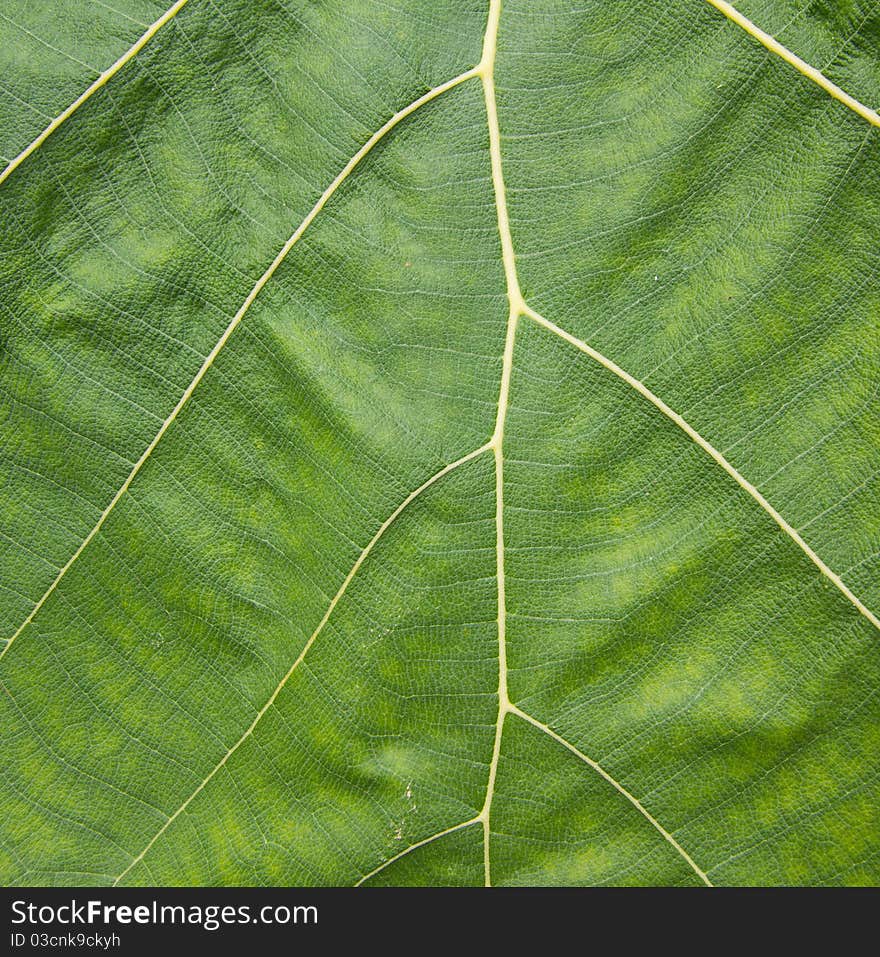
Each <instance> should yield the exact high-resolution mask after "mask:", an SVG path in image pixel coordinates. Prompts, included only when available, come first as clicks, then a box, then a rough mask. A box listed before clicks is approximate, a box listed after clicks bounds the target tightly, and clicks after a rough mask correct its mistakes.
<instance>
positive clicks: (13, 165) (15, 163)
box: [0, 0, 188, 184]
mask: <svg viewBox="0 0 880 957" xmlns="http://www.w3.org/2000/svg"><path fill="white" fill-rule="evenodd" d="M187 2H188V0H177V3H175V4H174V6H173V7H170V8H169V9H168V10H166V11H165V13H163V14H162V16H161V17H159V19H158V20H156V22H155V23H152V24H150V26H149V27H147V29H146V31H145V32H144V33H143V34H142V36H141V37H140V39H138V40H137V42H136V43H135V44H134V46H132V47H129V49H128V50H126V51H125V53H123V54H122V56H121V57H119V59H118V60H117V61H116V62H115V63H114V64H113V65H112V66H109V67H108V68H107V69H106V70H104V72H103V73H102V74H101V75H100V76H99V77H98V78H97V80H95V82H94V83H92V85H91V86H90V87H89V88H88V89H86V90H85V91H84V92H83V93H81V94H80V95H79V96H78V97H77V98H76V99H75V100H74V101H73V103H71V104H70V106H68V107H67V109H66V110H64V111H63V112H61V113H59V114H58V116H56V117H55V119H54V120H52V122H51V123H50V124H49V125H48V126H47V127H46V129H44V130H43V132H42V133H40V135H39V136H38V137H37V138H36V139H35V140H34V141H33V143H31V144H30V145H28V146H26V147H25V148H24V149H23V150H22V151H21V152H20V153H19V154H18V156H16V157H15V159H14V160H12V161H11V162H10V163H9V165H8V166H7V167H6V169H4V170H3V172H2V173H0V184H2V183H3V182H4V181H5V180H6V179H8V178H9V176H10V174H11V173H12V171H13V170H15V169H17V168H18V167H19V166H21V164H22V163H23V162H24V161H25V160H26V159H27V158H28V157H29V156H30V155H31V153H33V152H34V151H35V150H37V149H39V147H40V146H42V145H43V143H45V142H46V140H47V139H48V138H49V137H50V136H51V135H52V134H53V133H54V132H55V130H57V129H58V127H59V126H61V124H62V123H64V121H65V120H68V119H69V118H70V117H71V116H72V115H73V114H74V113H75V112H76V111H77V110H78V109H79V108H80V107H81V106H82V105H83V103H85V102H86V101H87V100H88V99H90V98H91V97H92V96H93V95H94V94H95V93H97V92H98V90H100V89H101V87H103V86H104V85H105V84H106V83H107V82H108V80H111V79H112V78H113V77H114V76H116V74H117V73H118V72H119V71H120V70H121V69H122V68H123V67H124V66H125V64H126V63H128V62H129V60H131V59H132V58H133V57H135V56H137V54H138V53H140V51H141V50H142V49H143V48H144V47H145V46H146V45H147V44H148V43H149V42H150V40H152V39H153V37H154V36H155V35H156V34H157V33H158V32H159V30H161V29H162V27H164V26H165V24H166V23H168V22H169V20H173V19H174V17H176V16H177V14H178V13H180V11H181V10H182V9H183V8H184V7H185V6H186V4H187Z"/></svg>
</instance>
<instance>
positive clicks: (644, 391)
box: [526, 308, 880, 629]
mask: <svg viewBox="0 0 880 957" xmlns="http://www.w3.org/2000/svg"><path fill="white" fill-rule="evenodd" d="M526 315H527V316H528V317H529V318H530V319H532V320H534V321H535V322H536V323H538V324H539V325H541V326H543V327H544V328H545V329H548V330H549V331H550V332H552V333H554V334H555V335H557V336H559V337H560V338H562V339H564V340H565V341H566V342H568V343H570V344H571V345H573V346H574V347H575V348H576V349H580V351H581V352H583V353H585V354H586V355H588V356H589V357H590V358H591V359H595V360H596V362H598V363H600V364H601V365H603V366H604V367H605V368H606V369H607V370H608V371H609V372H613V373H614V375H616V376H617V377H618V378H620V379H623V381H624V382H626V383H627V384H628V385H630V386H632V388H633V389H635V390H636V392H638V393H639V395H641V396H643V397H644V398H645V399H647V400H648V401H649V402H650V403H651V405H653V406H654V408H656V409H658V410H659V411H660V412H662V413H663V415H665V416H666V418H667V419H669V420H670V421H672V422H674V423H675V424H676V425H677V426H678V427H679V428H680V429H681V430H682V432H684V433H685V434H686V435H687V436H689V437H690V438H691V439H693V441H694V442H696V444H697V445H698V446H699V447H700V448H701V449H702V450H703V451H704V452H706V453H707V454H708V455H710V456H711V457H712V458H713V459H714V460H715V462H717V463H718V465H720V466H721V468H723V469H724V471H725V472H727V474H728V475H729V476H730V477H731V478H732V479H733V480H734V481H735V482H736V483H737V485H739V487H740V488H741V489H743V490H744V491H746V492H747V493H748V494H749V495H750V496H751V497H752V498H753V499H754V500H755V501H756V502H757V503H758V504H759V505H760V506H761V508H763V509H764V511H765V512H766V513H767V514H768V515H769V516H770V517H771V518H772V519H773V521H774V522H776V524H777V525H778V526H779V527H780V528H781V529H782V531H783V532H785V534H786V535H788V537H789V538H790V539H791V540H792V541H793V542H794V543H795V544H796V545H797V546H798V548H800V549H801V551H803V553H804V554H805V555H806V556H807V557H808V558H809V559H810V561H811V562H812V563H813V564H814V565H815V566H816V568H818V569H819V571H820V572H821V573H822V574H823V575H824V576H825V577H826V578H827V579H828V581H830V582H831V583H832V584H833V585H834V586H835V588H837V589H838V590H839V591H840V593H841V594H842V595H844V597H845V598H846V599H847V600H848V601H849V602H850V603H851V604H852V605H853V606H855V608H856V609H857V610H858V612H859V613H860V614H861V615H862V616H863V617H865V618H866V619H867V620H868V621H869V622H871V624H872V625H873V626H874V627H875V628H878V629H880V619H878V618H877V616H876V615H875V614H874V613H873V612H872V611H871V610H870V609H869V608H867V607H866V606H865V605H864V604H863V603H862V602H861V601H860V600H859V599H858V598H857V597H856V595H854V594H853V592H852V591H851V590H850V588H849V587H848V586H847V585H846V583H845V582H844V581H843V579H841V577H840V576H839V575H838V574H837V573H836V572H833V571H832V570H831V569H830V568H829V567H828V566H827V565H826V564H825V562H823V561H822V559H821V558H820V557H819V556H818V555H817V554H816V552H815V551H813V549H812V548H811V547H810V546H809V545H808V544H807V543H806V542H805V541H804V539H803V537H802V536H801V534H800V533H799V532H798V530H797V529H796V528H794V527H793V526H792V525H790V524H789V523H788V522H787V521H786V520H785V519H784V518H783V517H782V515H780V513H779V512H778V511H777V510H776V509H775V508H774V507H773V506H772V505H771V504H770V503H769V502H768V501H767V499H766V498H765V497H764V496H763V495H762V494H761V493H760V492H759V491H758V489H757V488H756V487H755V486H754V485H752V483H751V482H749V481H748V479H746V478H745V476H743V475H742V474H741V473H740V472H739V471H737V469H735V468H734V467H733V465H731V464H730V462H728V461H727V459H726V458H725V457H724V456H723V455H722V454H721V453H720V452H719V451H718V449H716V448H715V446H714V445H712V443H711V442H708V441H707V440H706V439H704V438H703V436H702V435H700V433H699V432H697V430H696V429H695V428H694V427H693V426H692V425H690V424H689V423H688V422H686V421H685V419H684V418H682V416H680V415H679V414H678V413H677V412H675V411H673V410H672V409H671V408H670V407H669V406H668V405H667V404H666V403H665V402H664V401H663V400H662V399H661V398H659V397H658V396H656V395H654V393H653V392H652V391H651V390H650V389H649V388H648V387H647V386H646V385H645V384H644V383H643V382H641V381H639V380H638V379H637V378H636V377H635V376H633V375H631V374H630V373H629V372H627V371H626V370H625V369H621V367H620V366H619V365H617V363H615V362H612V361H611V359H609V358H607V356H604V355H602V353H601V352H599V351H598V350H597V349H594V348H593V347H592V346H589V345H587V343H586V342H583V341H582V340H581V339H578V338H577V337H576V336H573V335H572V334H571V333H570V332H566V331H565V330H564V329H561V328H560V327H559V326H557V325H556V324H555V323H552V322H550V320H549V319H545V318H544V317H543V316H541V315H539V314H538V313H537V312H535V311H534V309H530V308H527V310H526Z"/></svg>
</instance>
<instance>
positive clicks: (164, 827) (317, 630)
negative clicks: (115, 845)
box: [113, 443, 489, 886]
mask: <svg viewBox="0 0 880 957" xmlns="http://www.w3.org/2000/svg"><path fill="white" fill-rule="evenodd" d="M488 451H489V445H488V443H487V444H486V445H481V446H480V447H479V448H478V449H474V450H473V451H472V452H468V454H467V455H463V456H462V457H461V458H460V459H456V461H454V462H450V463H449V465H446V466H444V467H443V468H442V469H440V471H439V472H435V473H434V474H433V475H432V476H431V477H430V478H429V479H428V480H427V481H425V482H422V484H421V485H420V486H419V487H418V488H417V489H415V491H413V492H410V494H409V495H407V497H406V498H405V499H404V500H403V501H402V502H401V503H400V505H398V506H397V508H395V509H394V511H393V512H392V513H391V514H390V515H389V516H388V518H386V519H385V521H384V522H382V524H381V525H380V526H379V528H378V529H377V530H376V533H375V535H373V537H372V538H371V539H370V541H369V542H368V543H367V544H366V545H365V546H364V548H363V550H362V551H361V553H360V555H358V557H357V560H356V561H355V563H354V564H353V565H352V566H351V570H350V571H349V573H348V574H347V575H346V576H345V580H344V581H343V582H342V584H341V585H340V586H339V589H338V591H337V592H336V594H335V595H334V596H333V599H332V600H331V602H330V604H329V605H328V606H327V610H326V611H325V612H324V616H323V617H322V618H321V620H320V621H319V622H318V625H317V627H316V628H315V630H314V631H313V632H312V634H311V636H310V637H309V640H308V641H307V642H306V643H305V644H304V645H303V648H302V651H301V652H300V653H299V654H298V655H297V657H296V660H295V661H294V662H293V664H292V665H291V666H290V668H288V670H287V672H286V673H285V675H284V677H283V678H282V679H281V681H279V682H278V685H277V686H276V688H275V690H274V691H273V692H272V695H271V697H270V698H269V700H268V701H267V702H266V703H265V704H264V705H263V707H262V708H260V710H259V711H258V712H257V715H256V717H255V718H254V720H253V721H252V722H251V723H250V725H249V726H248V728H247V730H246V731H245V732H244V734H243V735H242V736H241V737H240V738H239V739H238V740H237V741H236V742H235V744H233V745H232V747H231V748H230V749H229V750H228V751H227V752H226V754H224V755H223V757H222V758H221V759H220V760H219V761H218V762H217V764H215V765H214V767H213V768H212V770H211V771H210V772H209V773H208V774H207V775H206V777H205V778H204V779H203V780H202V782H201V783H200V784H199V786H198V787H197V788H196V789H195V790H194V791H193V792H192V793H191V794H190V795H189V797H188V798H187V799H186V800H185V801H184V802H183V803H182V804H181V805H180V806H179V807H178V808H177V810H176V811H175V812H174V813H173V814H171V815H170V816H169V817H168V819H167V820H166V821H165V823H164V824H163V825H162V826H161V827H160V828H159V830H158V831H156V833H155V834H154V835H153V836H152V837H151V838H150V840H149V841H148V842H147V845H146V847H144V849H143V850H142V851H141V852H140V854H138V855H137V857H135V858H133V859H132V861H131V863H130V864H129V865H128V867H126V868H125V870H124V871H123V872H122V873H121V874H120V875H119V877H117V878H116V880H115V881H114V882H113V884H114V886H115V885H117V884H118V883H119V882H120V881H121V880H122V878H123V877H125V875H126V874H127V873H128V872H129V871H130V870H131V869H132V868H133V867H134V866H135V865H136V864H138V863H139V862H140V861H142V860H143V859H144V857H145V855H146V854H147V853H148V852H149V850H150V848H151V847H152V846H153V845H154V844H155V843H156V841H158V840H159V838H160V837H161V836H162V835H163V834H164V833H165V832H166V831H167V830H168V828H169V827H170V826H171V825H172V824H173V823H174V821H176V820H177V818H178V817H180V815H181V814H182V813H183V812H184V811H185V810H186V809H187V808H188V807H189V805H190V804H191V803H192V802H193V800H194V799H195V798H196V797H197V796H198V795H199V794H201V792H202V791H203V790H204V788H205V786H206V785H207V784H208V782H209V781H211V780H212V779H213V778H214V776H215V775H216V774H217V772H218V771H219V770H220V769H221V768H223V767H224V766H225V765H226V763H227V762H228V761H229V759H230V758H231V757H232V755H233V754H235V752H236V751H237V750H238V749H239V748H240V747H241V746H242V745H243V744H244V742H245V741H247V739H248V738H249V737H250V736H251V735H252V734H253V732H254V729H255V728H256V727H257V725H258V724H259V723H260V721H261V720H262V718H263V716H264V715H265V714H266V712H267V711H268V710H269V709H270V708H271V707H272V705H273V704H274V703H275V701H276V699H277V698H278V695H279V694H281V691H282V689H283V688H284V686H285V685H286V684H287V682H288V681H289V680H290V677H291V675H292V674H293V673H294V672H295V671H296V669H297V668H298V667H299V666H300V664H301V663H302V661H303V659H304V658H305V656H306V655H307V654H308V652H309V649H310V648H311V647H312V645H314V643H315V641H316V640H317V638H318V635H320V634H321V632H322V631H323V630H324V626H325V625H326V624H327V622H328V621H329V620H330V616H331V615H332V614H333V609H334V608H336V606H337V604H338V603H339V600H340V599H341V598H342V596H343V595H344V594H345V592H346V590H347V589H348V586H349V585H350V584H351V581H352V579H353V578H354V577H355V575H357V573H358V570H359V569H360V567H361V565H363V563H364V562H365V561H366V559H367V556H368V555H369V554H370V552H372V551H373V549H374V548H375V547H376V544H377V543H378V541H379V539H380V538H382V536H383V535H384V534H385V532H386V531H388V528H389V527H390V526H391V525H392V524H393V523H394V522H395V521H396V520H397V518H398V517H399V516H400V514H401V513H402V512H403V511H404V510H405V509H406V508H407V506H409V505H410V504H411V503H412V502H413V501H414V500H415V499H417V498H418V497H419V496H420V495H421V494H422V493H423V492H425V491H426V490H427V489H429V488H430V487H431V486H432V485H434V484H435V483H437V482H439V481H440V479H442V478H443V477H444V476H445V475H448V474H449V473H450V472H452V471H454V470H455V469H457V468H459V467H461V466H462V465H464V464H465V463H467V462H470V461H471V460H472V459H475V458H477V456H479V455H482V454H483V453H484V452H488Z"/></svg>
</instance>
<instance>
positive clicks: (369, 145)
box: [0, 70, 477, 658]
mask: <svg viewBox="0 0 880 957" xmlns="http://www.w3.org/2000/svg"><path fill="white" fill-rule="evenodd" d="M475 76H477V71H476V70H468V71H466V72H465V73H461V74H459V76H456V77H453V78H452V79H451V80H447V81H446V82H445V83H441V84H440V85H439V86H435V87H434V88H433V89H432V90H429V91H428V92H427V93H425V94H424V95H423V96H420V97H419V98H418V99H417V100H414V101H413V102H412V103H410V104H409V106H406V107H404V108H403V109H402V110H399V111H398V112H397V113H395V114H394V116H392V117H391V119H390V120H388V122H387V123H385V124H383V125H382V126H381V127H380V128H379V129H378V130H376V132H375V133H373V135H372V136H371V137H370V138H369V139H368V140H367V141H366V143H364V145H363V146H362V147H361V148H360V149H359V150H358V151H357V152H356V153H355V154H354V156H352V158H351V159H350V160H349V161H348V162H347V163H346V164H345V166H344V167H343V168H342V169H341V170H340V172H339V173H338V174H337V176H336V177H335V179H334V180H333V182H332V183H330V185H329V186H328V187H327V188H326V189H325V190H324V192H323V193H322V194H321V196H320V197H319V199H318V201H317V202H316V203H315V205H314V206H313V207H312V208H311V210H310V211H309V213H308V215H307V216H306V217H305V219H304V220H303V221H302V222H301V223H300V224H299V226H298V227H297V228H296V230H295V231H294V233H293V234H292V235H291V237H290V238H289V239H288V240H287V242H286V243H285V244H284V245H283V246H282V247H281V249H280V250H279V252H278V255H277V256H276V257H275V258H274V259H273V260H272V263H271V264H270V265H269V268H268V269H267V270H266V271H265V272H264V273H263V275H262V276H260V278H259V279H258V280H257V282H256V283H255V284H254V287H253V288H252V289H251V291H250V292H249V293H248V295H247V298H246V299H245V301H244V302H243V303H242V305H241V307H240V308H239V310H238V312H236V314H235V315H234V316H233V317H232V320H231V321H230V323H229V325H228V326H227V327H226V329H225V330H224V332H223V335H222V336H220V338H219V339H218V340H217V343H216V345H215V346H214V348H213V349H212V350H211V351H210V352H209V353H208V355H207V356H206V358H205V360H204V362H203V363H202V365H201V367H200V368H199V370H198V372H197V373H196V374H195V377H194V378H193V380H192V382H190V384H189V385H188V386H187V387H186V389H185V391H184V393H183V395H181V397H180V399H179V400H178V402H177V405H175V406H174V408H173V409H172V410H171V412H170V413H169V415H168V417H167V418H166V419H165V421H164V422H163V423H162V425H161V426H160V428H159V431H158V432H157V433H156V435H155V436H154V437H153V439H152V441H151V442H150V444H149V445H148V446H147V447H146V448H145V449H144V451H143V453H142V454H141V457H140V458H139V459H138V460H137V462H135V464H134V466H133V467H132V469H131V471H130V472H129V473H128V476H127V477H126V479H125V481H124V482H123V483H122V485H121V486H120V487H119V489H118V490H117V492H116V494H115V495H114V496H113V498H112V499H111V500H110V502H109V503H108V505H107V506H106V508H105V509H104V511H103V512H102V513H101V515H100V517H99V518H98V521H97V522H96V523H95V525H94V527H93V528H92V529H91V531H90V532H89V533H88V535H86V537H85V538H84V539H83V541H82V542H81V543H80V545H79V547H78V548H77V549H76V551H75V552H74V553H73V554H72V555H71V556H70V558H69V559H68V560H67V562H65V564H64V566H63V567H62V568H61V570H60V571H59V572H58V574H57V575H56V576H55V579H54V581H53V582H52V583H51V584H50V585H49V587H48V588H47V589H46V591H45V592H44V593H43V595H42V596H41V597H40V599H39V600H38V601H37V603H36V604H35V605H34V607H33V608H32V609H31V611H30V614H29V615H28V616H27V617H26V618H25V620H24V621H23V622H22V623H21V625H19V627H18V628H17V629H16V631H15V632H14V633H13V634H12V635H11V637H10V638H9V639H8V640H7V642H6V644H5V646H4V647H3V649H2V651H0V658H2V657H3V656H4V655H5V654H6V652H7V651H9V649H10V648H11V647H12V644H13V642H14V641H15V640H16V638H18V636H19V635H20V634H21V633H22V632H23V631H24V629H25V628H27V626H28V625H29V624H30V623H31V622H32V621H33V620H34V617H35V616H36V614H37V613H38V612H39V610H40V609H41V608H42V607H43V605H44V604H45V603H46V601H47V600H48V598H49V596H50V595H51V594H52V593H53V592H54V591H55V589H56V588H57V587H58V584H59V583H60V581H61V580H62V578H64V576H65V575H66V574H67V572H68V570H69V569H70V567H71V566H72V565H73V564H74V563H75V562H76V560H77V559H78V558H79V557H80V555H82V553H83V552H84V551H85V549H86V548H87V547H88V545H89V543H90V542H91V541H92V539H93V538H94V537H95V536H96V535H97V534H98V532H99V531H100V530H101V527H102V526H103V525H104V523H105V522H106V521H107V518H108V517H109V515H110V513H111V512H112V511H113V509H114V508H115V507H116V505H117V504H118V503H119V501H120V499H121V498H122V497H123V496H124V495H125V493H126V492H127V491H128V489H129V488H130V486H131V483H132V482H133V481H134V480H135V477H136V476H137V474H138V472H140V470H141V469H142V468H143V466H144V463H145V462H146V461H147V459H149V457H150V455H152V453H153V450H154V449H155V448H156V446H157V445H158V444H159V442H161V441H162V437H163V436H164V435H165V433H166V432H167V431H168V429H169V428H170V427H171V425H172V424H173V423H174V421H175V419H177V417H178V416H179V415H180V412H181V410H182V409H183V407H184V406H185V405H186V404H187V402H189V399H190V397H191V396H192V394H193V392H194V391H195V390H196V387H197V386H198V384H199V383H200V382H201V381H202V379H203V378H204V377H205V373H207V371H208V369H210V368H211V366H212V365H213V364H214V360H215V359H216V358H217V355H218V354H219V352H220V350H221V349H222V348H223V347H224V346H225V345H226V343H227V342H228V340H229V337H230V336H231V335H232V333H233V332H234V331H235V329H236V327H237V326H238V324H239V323H240V322H241V320H242V319H243V318H244V315H245V313H246V312H247V311H248V309H250V307H251V304H252V303H253V301H254V300H255V299H256V298H257V296H258V295H259V294H260V292H261V290H262V289H263V287H264V286H265V285H266V283H267V282H268V281H269V280H270V279H271V278H272V276H273V275H274V273H275V271H276V270H277V269H278V267H279V266H280V265H281V263H282V262H284V259H285V257H286V256H287V254H288V253H289V252H290V250H291V249H292V247H293V246H294V245H295V244H296V243H297V241H298V240H299V238H300V237H301V236H302V234H303V233H304V232H305V231H306V229H308V227H309V225H310V224H311V223H312V221H313V220H314V218H315V217H316V216H317V215H318V213H320V212H321V210H322V209H323V208H324V206H325V205H326V203H327V201H328V200H329V199H330V197H331V196H333V194H334V193H335V192H336V190H337V189H339V187H340V186H341V185H342V184H343V183H344V182H345V181H346V179H348V177H349V175H350V174H351V173H352V171H353V170H354V169H355V167H356V166H357V165H358V164H359V163H360V162H361V160H363V158H364V157H365V156H366V155H367V154H368V153H369V152H370V150H372V149H373V147H374V146H375V145H376V144H377V143H378V142H379V141H380V140H381V139H382V138H383V137H384V136H385V135H386V134H387V133H388V132H389V131H390V130H392V129H393V128H394V127H395V126H397V124H398V123H400V122H401V120H403V119H405V118H406V117H407V116H409V115H410V114H412V113H414V112H415V111H416V110H418V109H419V108H420V107H422V106H424V105H425V104H426V103H429V102H430V101H431V100H433V99H435V98H436V97H438V96H440V94H441V93H445V92H446V91H447V90H450V89H452V88H453V87H455V86H458V84H459V83H463V82H464V81H465V80H468V79H470V78H472V77H475Z"/></svg>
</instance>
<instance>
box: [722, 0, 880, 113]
mask: <svg viewBox="0 0 880 957" xmlns="http://www.w3.org/2000/svg"><path fill="white" fill-rule="evenodd" d="M706 2H707V3H710V4H711V5H712V6H713V7H715V9H716V10H718V11H719V12H720V13H723V14H724V16H725V17H727V18H728V20H730V21H732V22H733V23H735V24H736V25H737V26H739V27H741V28H742V29H743V30H745V31H746V33H748V34H749V36H751V37H754V39H755V40H757V41H758V43H760V44H762V46H764V47H765V48H766V49H767V50H769V51H770V52H771V53H775V54H776V55H777V56H779V57H781V58H782V59H783V60H785V62H786V63H788V64H789V65H790V66H793V67H794V68H795V69H796V70H797V71H798V72H799V73H801V74H803V76H805V77H807V79H809V80H812V81H813V83H815V84H816V85H817V86H819V87H821V88H822V89H823V90H824V91H825V92H826V93H827V94H828V95H829V96H832V97H834V99H835V100H838V101H839V102H841V103H843V105H844V106H847V107H849V108H850V109H851V110H852V111H853V112H854V113H857V114H858V115H859V116H860V117H862V119H863V120H867V121H868V122H869V123H870V124H871V125H872V126H878V127H880V115H878V113H877V111H876V110H872V109H871V108H870V107H868V106H865V104H864V103H860V102H859V101H858V100H857V99H856V98H855V97H853V96H850V95H849V93H847V92H846V91H845V90H842V89H841V88H840V87H839V86H838V85H837V84H836V83H833V82H832V81H831V80H829V79H828V77H827V76H825V74H824V73H822V72H821V71H819V70H817V69H816V68H815V67H814V66H810V64H809V63H807V61H806V60H802V59H801V58H800V57H799V56H798V55H797V54H796V53H792V51H791V50H789V49H788V47H785V46H783V45H782V44H781V43H780V42H779V41H778V40H776V39H775V38H774V37H772V36H770V34H769V33H765V32H764V31H763V30H762V29H761V28H760V27H759V26H758V25H757V24H755V23H753V22H752V21H751V20H749V18H748V17H746V16H744V15H743V14H741V13H740V12H739V10H737V9H736V7H734V6H732V5H731V4H729V3H727V2H726V0H706Z"/></svg>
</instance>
